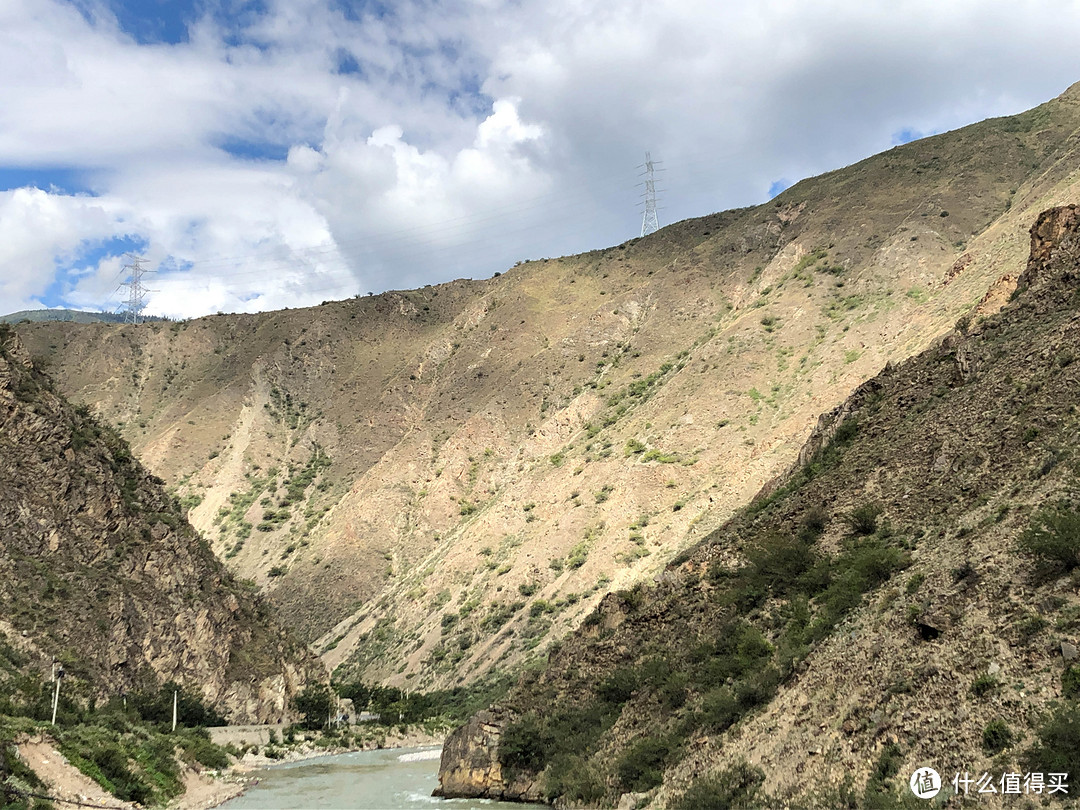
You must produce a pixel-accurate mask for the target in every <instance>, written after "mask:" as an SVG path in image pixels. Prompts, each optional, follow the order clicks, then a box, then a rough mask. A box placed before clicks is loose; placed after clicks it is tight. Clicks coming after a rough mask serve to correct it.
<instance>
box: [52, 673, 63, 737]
mask: <svg viewBox="0 0 1080 810" xmlns="http://www.w3.org/2000/svg"><path fill="white" fill-rule="evenodd" d="M63 677H64V668H63V667H60V669H58V670H55V669H54V671H53V678H54V679H55V680H56V690H55V691H54V692H53V699H52V724H53V725H54V726H55V725H56V707H57V706H58V705H59V704H60V681H61V680H62V679H63Z"/></svg>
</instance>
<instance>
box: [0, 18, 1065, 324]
mask: <svg viewBox="0 0 1080 810" xmlns="http://www.w3.org/2000/svg"><path fill="white" fill-rule="evenodd" d="M943 5H945V4H940V3H934V2H929V0H898V1H896V0H894V2H891V3H885V2H852V1H851V0H821V2H815V3H813V4H810V3H805V2H797V0H770V2H763V3H758V4H745V3H734V2H728V1H727V0H723V1H722V2H717V1H716V0H712V1H711V2H710V1H709V0H658V1H657V2H636V1H634V2H616V3H612V2H607V3H599V2H575V1H574V0H549V2H544V3H541V2H538V1H537V0H464V2H456V3H440V2H432V1H431V0H400V2H394V3H380V2H355V1H354V0H255V1H253V0H8V2H6V3H4V4H3V6H2V7H0V70H2V71H3V75H4V76H5V77H6V80H5V82H4V83H3V84H0V311H2V312H12V311H16V310H21V309H32V308H37V307H40V306H66V307H76V308H86V309H102V308H112V307H114V306H115V305H116V303H117V302H118V300H119V297H120V294H119V293H117V290H116V288H117V285H118V283H119V282H120V281H122V280H123V279H124V276H125V273H124V269H123V265H124V264H125V261H126V260H125V259H124V257H123V254H124V252H125V251H138V252H141V253H143V254H144V255H146V256H147V257H148V258H149V260H150V266H152V267H156V268H157V269H158V273H157V275H156V276H155V277H154V280H153V283H152V284H151V286H152V287H153V288H154V289H156V290H158V291H159V292H157V293H155V294H152V295H151V296H150V298H149V302H148V306H147V309H146V312H147V313H148V314H155V315H168V316H172V317H193V316H197V315H202V314H207V313H211V312H217V311H226V312H237V311H249V312H250V311H258V310H267V309H277V308H281V307H284V306H299V305H307V304H314V303H318V302H319V301H322V300H325V299H329V298H344V297H348V296H351V295H354V294H358V293H361V294H362V293H366V292H368V291H373V292H379V291H382V290H385V289H402V288H410V287H419V286H423V285H424V284H428V283H438V282H442V281H447V280H450V279H452V278H457V277H473V278H477V277H487V276H490V275H491V274H492V273H494V272H498V271H501V270H504V269H506V268H507V267H510V266H512V265H513V264H514V263H515V262H517V261H519V260H522V259H526V258H539V257H544V256H557V255H565V254H568V253H575V252H580V251H584V250H589V249H594V248H599V247H605V246H608V245H612V244H618V243H620V242H622V241H625V240H626V239H627V238H630V237H633V236H636V235H637V232H638V230H639V229H640V221H641V220H640V216H641V214H640V208H639V206H638V202H639V199H638V195H639V192H640V189H639V188H636V187H635V184H636V183H637V182H639V180H640V178H638V177H637V171H638V170H637V168H636V167H637V166H638V165H639V164H640V163H641V162H642V158H643V154H644V152H645V151H646V150H650V151H651V152H652V154H653V157H654V158H656V159H662V160H663V161H664V164H663V165H664V168H665V169H666V172H665V174H664V175H663V187H664V188H666V191H665V192H664V193H663V194H662V197H661V205H662V206H663V210H662V212H661V224H664V223H669V222H672V221H676V220H679V219H684V218H687V217H691V216H701V215H704V214H708V213H711V212H713V211H718V210H724V209H727V208H732V207H740V206H744V205H751V204H756V203H760V202H763V201H765V200H766V199H768V198H769V197H770V196H773V195H775V194H776V193H778V192H779V191H780V190H782V189H783V188H786V187H787V186H788V185H790V184H791V182H792V181H794V180H798V179H801V178H803V177H807V176H811V175H815V174H819V173H821V172H824V171H828V170H830V169H834V168H838V167H840V166H844V165H848V164H851V163H853V162H855V161H857V160H859V159H862V158H864V157H867V156H869V155H871V154H874V153H876V152H879V151H882V150H884V149H887V148H889V147H890V146H892V145H895V144H898V143H903V142H906V141H910V140H913V139H914V138H917V137H921V136H923V135H927V134H932V133H936V132H942V131H945V130H948V129H954V128H956V127H958V126H962V125H964V124H967V123H971V122H973V121H977V120H982V119H984V118H987V117H991V116H996V115H1006V114H1012V113H1016V112H1020V111H1022V110H1024V109H1028V108H1030V107H1032V106H1035V105H1037V104H1039V103H1041V102H1043V101H1046V100H1048V99H1049V98H1052V97H1054V96H1056V95H1058V94H1059V93H1061V92H1062V91H1063V90H1065V88H1066V87H1068V86H1069V85H1070V84H1072V83H1073V82H1074V81H1076V80H1080V54H1077V53H1076V52H1075V49H1073V48H1072V47H1071V45H1070V43H1072V42H1075V41H1077V39H1078V38H1080V36H1078V35H1080V4H1075V3H1066V4H1061V3H1051V2H1044V1H1043V0H1028V2H1026V3H1024V4H1017V3H1015V2H998V0H953V1H952V2H950V3H949V4H947V5H945V7H942V6H943ZM1047 20H1053V26H1052V34H1053V35H1052V36H1050V35H1048V33H1047V32H1048V28H1047Z"/></svg>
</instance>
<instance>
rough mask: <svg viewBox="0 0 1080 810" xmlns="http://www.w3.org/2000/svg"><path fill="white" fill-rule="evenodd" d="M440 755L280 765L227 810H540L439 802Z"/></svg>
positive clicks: (369, 754)
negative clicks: (434, 792)
mask: <svg viewBox="0 0 1080 810" xmlns="http://www.w3.org/2000/svg"><path fill="white" fill-rule="evenodd" d="M438 772H439V749H437V748H398V749H384V750H381V751H356V752H352V753H349V754H335V755H333V756H326V757H318V758H317V759H308V760H304V761H302V762H290V763H288V764H285V765H274V766H272V767H270V768H266V769H265V770H262V771H256V772H255V773H254V774H252V775H253V776H255V777H256V778H258V779H259V783H258V784H257V785H253V786H252V787H251V788H249V789H248V791H247V793H245V794H244V795H243V796H239V797H237V798H235V799H232V800H231V801H228V802H225V804H223V805H221V808H222V810H316V808H318V809H319V810H338V809H339V808H340V809H341V810H346V808H349V810H419V808H424V810H523V808H527V807H536V806H539V805H523V804H510V803H506V802H493V801H487V800H481V799H436V798H434V797H433V796H432V795H431V791H433V790H434V789H435V788H436V787H437V786H438V784H439V779H438Z"/></svg>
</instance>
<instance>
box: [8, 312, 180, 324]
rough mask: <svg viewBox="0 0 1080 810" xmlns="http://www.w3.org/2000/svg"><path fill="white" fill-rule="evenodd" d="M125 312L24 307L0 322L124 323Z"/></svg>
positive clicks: (150, 318) (152, 318) (145, 318)
mask: <svg viewBox="0 0 1080 810" xmlns="http://www.w3.org/2000/svg"><path fill="white" fill-rule="evenodd" d="M141 317H142V318H143V320H147V321H160V320H162V319H161V318H154V317H146V316H141ZM124 318H125V316H124V314H122V313H121V314H117V313H115V312H84V311H83V310H79V309H23V310H19V311H18V312H12V313H11V314H9V315H0V323H22V322H23V321H27V322H29V323H41V322H44V321H62V322H64V323H124Z"/></svg>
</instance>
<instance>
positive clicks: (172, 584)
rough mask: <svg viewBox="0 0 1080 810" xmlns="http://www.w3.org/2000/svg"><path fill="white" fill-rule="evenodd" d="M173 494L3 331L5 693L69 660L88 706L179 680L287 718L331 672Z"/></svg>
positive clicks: (240, 712) (239, 712)
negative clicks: (296, 698) (198, 529)
mask: <svg viewBox="0 0 1080 810" xmlns="http://www.w3.org/2000/svg"><path fill="white" fill-rule="evenodd" d="M161 483H162V482H161V480H160V479H157V478H155V477H154V476H152V475H150V474H149V473H147V472H146V471H145V470H144V469H143V468H142V466H141V465H140V464H139V463H138V462H137V461H136V460H135V459H134V458H133V457H132V455H131V452H130V450H129V448H128V446H127V444H126V443H125V442H124V441H123V439H121V438H120V437H119V436H118V435H117V434H116V433H115V432H114V431H112V430H111V429H109V428H105V427H102V426H101V425H99V424H98V423H97V422H96V421H95V420H94V419H93V418H92V417H91V416H90V415H89V411H88V409H87V408H85V407H82V408H73V407H72V406H71V405H69V404H67V403H66V402H65V401H64V400H63V398H62V397H60V396H59V395H57V394H56V393H54V391H53V389H52V383H51V381H50V380H49V379H48V378H47V377H46V376H44V375H43V374H42V373H41V372H40V371H39V370H38V369H37V368H36V367H35V366H34V365H33V363H32V362H31V361H30V359H29V356H28V355H27V353H26V351H25V350H24V349H23V347H22V345H21V344H20V342H19V340H18V338H17V337H15V336H14V334H13V333H12V331H11V329H10V327H6V326H0V526H2V527H3V543H2V544H0V632H2V636H3V638H4V639H5V643H4V644H3V648H4V650H5V651H6V652H5V653H4V655H5V659H4V660H5V666H2V667H0V682H8V681H11V683H8V684H7V685H12V684H14V681H12V680H11V679H12V678H16V677H19V676H25V677H30V678H31V679H33V678H34V677H39V678H45V677H48V676H49V675H50V674H51V671H52V662H53V660H54V659H55V660H56V661H58V662H59V663H60V664H62V665H63V667H64V669H65V671H66V674H67V676H68V678H67V680H66V683H67V684H68V686H67V687H66V689H65V693H68V692H70V695H69V697H70V696H78V698H79V699H81V700H83V701H86V700H90V701H91V702H92V701H94V700H98V699H101V698H104V697H108V696H115V695H120V694H127V693H135V692H150V691H153V690H156V689H158V688H159V687H160V685H161V684H163V683H165V682H168V681H174V682H176V683H178V684H180V685H181V686H182V687H183V688H185V689H186V690H188V691H190V692H191V693H192V694H194V695H196V696H198V697H200V698H201V699H203V700H204V701H206V702H207V703H208V704H209V705H211V706H213V707H214V708H215V709H216V710H217V711H218V712H220V713H223V714H225V715H227V716H229V717H230V718H231V719H233V720H234V721H237V722H245V721H250V722H254V721H276V720H278V719H280V718H282V717H283V715H284V714H285V713H286V712H287V710H288V706H287V702H288V698H289V697H290V696H291V695H292V694H293V693H294V692H295V691H296V690H297V689H299V688H302V687H303V686H304V685H305V684H306V683H307V682H308V681H309V680H313V679H320V678H321V677H325V675H324V674H323V670H322V667H321V666H320V665H319V664H318V662H317V661H316V660H315V659H314V658H313V657H312V656H311V655H310V653H308V652H307V651H306V650H305V649H304V648H303V647H302V646H301V645H300V644H298V643H297V642H295V641H291V640H290V639H289V638H288V637H287V636H286V634H285V633H283V631H282V630H281V628H280V626H279V625H278V624H277V623H276V622H275V621H274V619H273V618H272V617H271V616H270V614H269V611H268V609H267V606H266V605H265V603H264V602H263V601H262V600H261V599H259V598H258V597H256V596H255V595H254V594H253V593H252V591H251V590H250V589H249V588H248V587H246V586H245V585H243V584H242V583H239V582H237V581H236V580H235V579H234V578H233V577H232V575H230V574H229V573H227V572H226V571H225V569H224V567H223V566H222V565H221V563H220V562H218V561H217V560H216V559H215V558H214V556H213V554H212V552H211V550H210V548H209V547H208V545H207V544H206V543H205V541H203V540H201V539H200V538H199V537H198V535H197V534H196V533H195V532H194V530H193V529H192V528H191V527H190V526H189V525H188V524H187V522H186V521H185V520H184V518H183V515H182V514H181V511H180V509H179V507H178V505H177V504H176V503H175V501H174V499H173V498H172V497H170V496H169V495H168V494H167V493H166V492H165V490H164V488H163V487H162V486H161ZM11 655H14V656H16V657H17V659H18V661H19V667H18V668H17V669H14V670H12V669H11V668H10V667H8V666H6V664H7V663H8V662H9V660H14V659H9V656H11ZM26 697H28V698H29V699H36V697H37V696H36V695H35V694H33V693H31V694H29V695H28V696H26ZM20 699H21V698H19V697H17V696H13V694H12V693H10V692H9V690H7V689H4V690H3V700H4V701H5V705H9V704H8V703H7V702H9V701H11V700H15V701H16V702H17V701H18V700H20ZM10 711H11V710H10V708H8V709H7V710H6V712H7V713H10Z"/></svg>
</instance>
